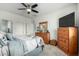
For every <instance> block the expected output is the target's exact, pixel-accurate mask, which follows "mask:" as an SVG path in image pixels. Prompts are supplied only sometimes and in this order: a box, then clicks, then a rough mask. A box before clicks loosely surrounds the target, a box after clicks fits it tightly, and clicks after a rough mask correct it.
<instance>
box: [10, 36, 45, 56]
mask: <svg viewBox="0 0 79 59" xmlns="http://www.w3.org/2000/svg"><path fill="white" fill-rule="evenodd" d="M42 45H44V42H43V40H42V38H40V37H33V38H32V39H27V38H25V39H22V37H21V38H17V40H13V41H9V52H10V55H11V56H23V55H26V54H27V53H30V52H31V51H33V50H34V49H35V48H36V47H37V46H42Z"/></svg>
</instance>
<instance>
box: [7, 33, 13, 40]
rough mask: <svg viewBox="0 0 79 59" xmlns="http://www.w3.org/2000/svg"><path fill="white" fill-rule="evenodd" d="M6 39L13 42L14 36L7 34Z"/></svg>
mask: <svg viewBox="0 0 79 59" xmlns="http://www.w3.org/2000/svg"><path fill="white" fill-rule="evenodd" d="M6 37H7V39H8V40H11V41H12V40H14V39H13V35H12V34H11V33H7V34H6Z"/></svg>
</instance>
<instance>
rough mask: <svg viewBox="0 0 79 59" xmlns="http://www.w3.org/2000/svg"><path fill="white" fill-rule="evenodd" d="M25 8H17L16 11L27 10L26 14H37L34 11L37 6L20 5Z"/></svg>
mask: <svg viewBox="0 0 79 59" xmlns="http://www.w3.org/2000/svg"><path fill="white" fill-rule="evenodd" d="M21 4H22V5H23V6H24V7H25V8H19V9H18V10H27V13H28V14H30V13H31V12H35V13H39V12H38V11H37V10H34V8H36V7H37V6H38V4H34V5H32V6H31V5H30V4H27V5H26V4H25V3H21Z"/></svg>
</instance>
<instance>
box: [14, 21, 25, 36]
mask: <svg viewBox="0 0 79 59" xmlns="http://www.w3.org/2000/svg"><path fill="white" fill-rule="evenodd" d="M13 34H15V35H19V36H24V35H25V34H26V26H25V23H20V22H13Z"/></svg>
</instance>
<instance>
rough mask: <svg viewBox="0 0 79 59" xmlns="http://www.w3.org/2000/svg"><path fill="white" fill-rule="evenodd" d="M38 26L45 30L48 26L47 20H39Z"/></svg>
mask: <svg viewBox="0 0 79 59" xmlns="http://www.w3.org/2000/svg"><path fill="white" fill-rule="evenodd" d="M39 28H40V31H42V32H47V31H48V30H47V28H48V22H47V21H46V22H40V23H39Z"/></svg>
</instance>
